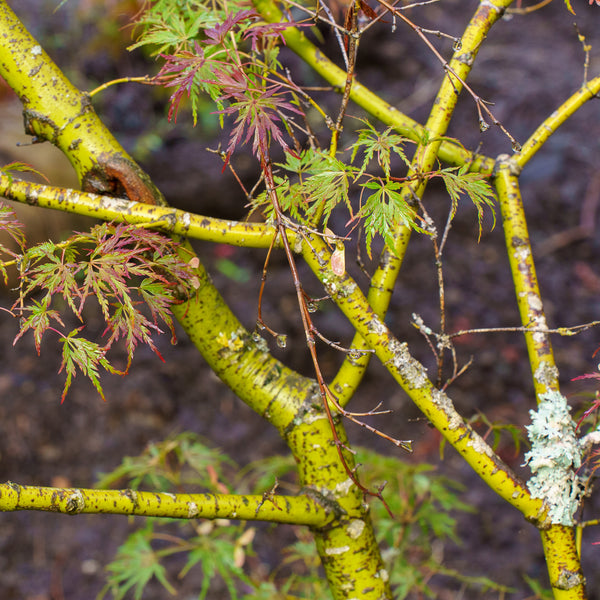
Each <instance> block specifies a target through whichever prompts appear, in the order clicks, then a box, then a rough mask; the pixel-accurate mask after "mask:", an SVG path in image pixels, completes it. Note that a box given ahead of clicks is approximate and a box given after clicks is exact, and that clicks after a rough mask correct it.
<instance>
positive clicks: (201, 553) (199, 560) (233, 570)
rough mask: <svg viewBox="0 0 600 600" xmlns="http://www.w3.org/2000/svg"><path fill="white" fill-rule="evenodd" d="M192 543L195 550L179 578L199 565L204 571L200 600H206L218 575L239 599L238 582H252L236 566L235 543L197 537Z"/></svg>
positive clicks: (209, 537) (232, 594) (189, 555)
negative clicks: (211, 584)
mask: <svg viewBox="0 0 600 600" xmlns="http://www.w3.org/2000/svg"><path fill="white" fill-rule="evenodd" d="M222 529H224V528H222ZM227 529H229V528H227ZM190 542H191V543H192V544H193V545H194V548H193V549H192V550H191V551H190V552H189V553H188V555H187V562H186V564H185V566H184V567H183V569H182V571H181V573H180V574H179V576H180V577H184V576H185V575H186V574H187V573H188V572H189V570H190V569H192V568H193V567H195V566H196V565H198V566H200V568H201V569H202V575H203V577H202V587H201V588H200V594H199V596H198V599H199V600H204V598H206V595H207V594H208V591H209V587H210V583H211V581H212V580H213V579H214V578H215V577H216V576H217V575H219V576H220V577H221V579H223V581H224V583H225V585H226V586H227V589H228V591H229V594H230V596H231V598H232V599H234V600H235V599H236V598H237V597H238V593H237V589H236V585H235V583H236V580H239V581H242V582H244V583H246V584H250V580H249V579H248V577H247V576H246V575H245V573H244V571H243V570H242V568H241V567H240V566H239V565H238V564H236V561H235V553H236V544H235V542H234V541H232V540H230V539H227V538H215V537H212V536H202V537H196V538H194V539H192V540H190Z"/></svg>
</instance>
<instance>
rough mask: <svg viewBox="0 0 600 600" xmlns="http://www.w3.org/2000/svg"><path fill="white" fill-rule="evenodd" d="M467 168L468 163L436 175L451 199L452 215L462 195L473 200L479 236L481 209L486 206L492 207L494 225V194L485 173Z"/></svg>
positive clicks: (481, 217)
mask: <svg viewBox="0 0 600 600" xmlns="http://www.w3.org/2000/svg"><path fill="white" fill-rule="evenodd" d="M468 168H469V167H468V165H465V166H463V167H461V168H460V169H456V168H449V169H442V170H441V171H439V173H438V174H437V175H438V176H439V177H441V178H442V179H443V180H444V184H445V185H446V190H447V191H448V194H449V195H450V199H451V201H452V209H451V216H452V217H454V215H455V214H456V210H457V209H458V202H459V200H460V197H461V196H462V195H466V196H468V197H469V199H470V200H471V202H473V204H474V205H475V208H476V209H477V220H478V223H479V237H481V225H482V220H483V210H484V208H485V207H486V206H487V207H488V208H491V209H492V218H493V225H492V227H494V226H495V225H496V213H495V212H494V210H493V209H494V202H495V200H496V194H495V193H494V190H493V188H492V186H491V185H490V183H489V180H488V178H487V177H486V176H485V175H481V174H480V173H469V172H468Z"/></svg>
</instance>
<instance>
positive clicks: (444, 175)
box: [253, 121, 495, 256]
mask: <svg viewBox="0 0 600 600" xmlns="http://www.w3.org/2000/svg"><path fill="white" fill-rule="evenodd" d="M365 123H366V125H367V127H365V128H363V129H359V130H358V131H357V140H356V142H355V143H354V144H353V145H352V146H350V148H349V149H350V150H351V156H350V158H349V160H348V161H347V162H346V161H344V160H342V159H341V158H338V157H334V156H331V155H330V154H329V153H328V152H325V151H323V150H319V149H317V148H308V149H306V150H304V151H302V152H301V153H299V154H293V153H288V154H286V157H285V158H286V160H285V162H283V163H278V164H277V167H279V171H278V172H277V173H276V175H275V178H274V180H275V185H276V188H277V193H278V198H279V203H280V206H281V209H282V210H283V211H285V212H286V214H287V215H289V217H290V218H291V219H292V220H293V221H295V222H297V223H301V224H302V225H305V226H315V225H317V224H321V225H322V226H323V227H324V228H326V227H327V224H328V221H329V219H330V217H331V213H332V211H333V210H334V209H335V208H336V207H337V206H339V205H343V206H345V207H346V209H347V211H348V213H349V220H348V223H347V224H348V226H353V227H354V226H357V225H360V226H361V227H362V229H363V230H364V232H365V243H366V247H367V252H368V254H369V256H370V255H371V247H372V242H373V239H374V238H375V236H377V235H378V236H380V237H382V238H383V240H384V242H385V243H386V245H387V246H388V247H389V248H390V249H391V250H392V251H393V250H394V236H395V234H396V232H397V229H398V227H399V226H401V225H404V226H407V227H409V228H411V229H414V230H417V231H420V232H425V229H424V228H422V227H421V225H420V221H421V217H420V216H419V207H418V205H417V204H416V203H415V201H414V194H413V191H412V187H411V186H412V185H414V184H415V183H417V184H418V182H419V181H420V180H423V179H432V178H434V177H439V178H441V179H442V180H443V182H444V184H445V186H446V189H447V191H448V194H449V196H450V199H451V214H450V218H451V219H452V218H453V217H454V215H455V214H456V210H457V208H458V205H459V202H460V200H461V198H462V197H464V196H466V197H467V198H469V200H470V201H471V202H473V204H474V205H475V207H476V209H477V216H478V223H479V235H481V226H482V219H483V213H484V209H485V208H490V209H492V210H491V212H492V215H493V219H494V224H495V214H494V211H493V206H494V200H495V194H494V191H493V189H492V187H491V185H490V183H489V181H488V179H487V178H486V177H484V176H482V175H480V174H479V173H470V172H469V171H468V168H467V167H462V168H460V169H457V168H454V167H449V168H444V169H441V168H440V169H438V170H437V171H432V172H429V173H417V174H414V175H412V176H407V177H394V176H393V175H392V165H393V158H394V157H396V158H397V159H399V160H400V162H401V164H402V165H404V166H405V167H409V166H410V160H409V158H408V156H407V146H410V145H411V144H412V142H411V141H410V140H408V139H407V138H404V137H403V136H400V135H398V134H396V133H394V132H393V130H392V129H391V128H388V129H387V130H385V131H382V132H381V131H378V130H377V129H375V128H374V127H373V126H372V125H371V124H370V123H369V122H368V121H365ZM356 197H358V199H359V200H358V206H357V207H356V206H355V205H354V203H353V198H356ZM253 207H254V209H257V208H259V209H260V210H262V211H263V213H264V214H265V215H266V217H267V218H274V217H273V212H274V209H273V207H272V206H271V203H270V198H269V194H268V193H267V192H266V191H265V192H263V193H261V194H259V195H258V196H257V197H256V198H255V199H254V200H253Z"/></svg>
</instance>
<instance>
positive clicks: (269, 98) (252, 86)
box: [218, 70, 302, 159]
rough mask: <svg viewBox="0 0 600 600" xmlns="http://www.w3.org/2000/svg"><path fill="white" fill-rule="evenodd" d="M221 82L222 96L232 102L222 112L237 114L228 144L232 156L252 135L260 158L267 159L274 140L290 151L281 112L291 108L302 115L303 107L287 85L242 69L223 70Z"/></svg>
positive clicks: (254, 148)
mask: <svg viewBox="0 0 600 600" xmlns="http://www.w3.org/2000/svg"><path fill="white" fill-rule="evenodd" d="M218 83H219V85H220V86H221V90H222V96H221V98H220V99H221V100H222V101H225V100H226V101H228V102H229V106H227V107H226V108H224V109H223V110H222V111H220V112H221V113H222V114H225V115H235V126H234V128H233V130H232V132H231V135H230V138H229V144H228V146H227V155H228V157H229V156H231V154H232V153H233V151H234V150H235V149H236V148H237V147H238V146H239V145H242V144H245V143H246V142H248V141H249V140H250V139H251V140H252V152H253V153H254V154H255V155H256V156H257V157H259V158H260V157H263V158H265V159H266V157H267V156H268V155H269V146H270V144H271V141H272V140H274V141H276V142H277V143H278V144H279V145H280V146H281V147H282V148H283V149H284V150H288V151H289V146H288V144H287V142H286V141H285V139H284V137H283V132H282V130H281V128H280V125H279V123H280V122H281V114H282V113H289V112H291V113H295V114H298V115H302V111H301V110H299V109H298V108H297V107H296V106H293V105H292V104H291V102H290V101H289V100H288V99H287V97H286V96H287V95H288V94H289V92H288V90H287V89H286V88H284V87H283V86H282V85H279V84H276V83H270V82H268V81H267V80H266V79H265V78H263V77H262V76H261V75H258V74H254V73H253V74H247V73H244V72H243V71H239V70H238V71H233V72H231V73H225V72H223V73H220V74H219V81H218ZM288 118H289V117H288Z"/></svg>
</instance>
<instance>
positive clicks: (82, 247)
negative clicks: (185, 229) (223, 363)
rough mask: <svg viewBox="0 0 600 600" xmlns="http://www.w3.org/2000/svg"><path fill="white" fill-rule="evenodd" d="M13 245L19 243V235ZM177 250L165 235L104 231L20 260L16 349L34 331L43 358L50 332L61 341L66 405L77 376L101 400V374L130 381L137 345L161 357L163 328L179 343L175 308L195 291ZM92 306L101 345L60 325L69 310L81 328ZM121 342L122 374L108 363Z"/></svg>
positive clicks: (120, 228) (27, 252)
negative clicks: (158, 339) (100, 323)
mask: <svg viewBox="0 0 600 600" xmlns="http://www.w3.org/2000/svg"><path fill="white" fill-rule="evenodd" d="M2 214H3V213H0V215H2ZM10 227H11V226H10V225H9V228H8V231H9V233H11V231H12V229H10ZM12 227H14V225H13V226H12ZM15 236H16V237H15ZM13 238H15V239H17V241H21V238H19V237H18V236H17V234H13ZM176 249H177V248H176V245H174V242H173V241H172V240H171V239H170V238H168V237H166V236H164V235H162V234H160V233H157V232H154V231H150V230H147V229H143V228H140V227H136V226H130V225H126V224H119V225H113V224H110V223H103V224H100V225H97V226H95V227H94V228H92V229H91V230H90V231H89V232H87V233H76V234H74V235H73V236H71V237H70V238H69V239H67V240H65V241H64V242H60V243H56V242H53V241H47V242H44V243H42V244H38V245H36V246H33V247H32V248H29V249H24V248H23V251H22V253H21V254H19V255H18V256H16V255H15V256H16V261H18V267H19V286H18V293H19V296H18V299H17V301H16V302H15V304H14V305H13V307H12V312H13V314H14V315H16V316H19V317H20V330H19V332H18V334H17V336H16V337H15V343H16V341H17V340H19V339H20V338H21V337H23V335H25V334H26V333H27V332H28V331H31V332H32V333H33V336H34V341H35V346H36V349H37V352H38V354H39V353H40V351H41V343H42V338H43V336H44V334H45V333H46V332H47V331H49V330H51V331H53V332H55V333H56V334H57V335H58V336H59V339H60V344H61V346H62V364H61V367H60V370H61V371H64V372H65V385H64V389H63V394H62V400H63V401H64V398H65V395H66V393H67V391H68V389H69V387H70V385H71V383H72V379H73V377H75V376H76V374H77V372H81V373H82V374H83V375H84V376H85V377H87V378H88V379H89V380H90V381H91V382H92V384H93V385H94V387H95V388H96V390H97V391H98V393H99V394H100V395H101V396H102V397H103V398H104V395H103V391H102V386H101V384H100V378H99V369H100V368H102V369H104V370H105V371H107V372H109V373H121V374H123V373H126V372H127V370H128V369H129V366H130V364H131V361H132V359H133V355H134V352H135V349H136V347H137V346H138V344H140V343H142V344H146V345H148V346H149V347H150V348H151V349H152V350H153V351H154V352H155V353H156V354H157V355H158V356H159V357H160V353H159V351H158V348H157V347H156V345H155V344H154V341H153V335H154V334H156V333H162V330H161V329H160V326H159V325H160V324H164V325H166V327H167V328H168V329H169V330H170V331H171V334H172V336H173V337H174V335H175V332H174V329H173V317H172V314H171V311H170V307H171V306H172V305H173V304H174V303H175V302H179V301H180V300H181V299H183V298H186V297H187V296H188V295H189V292H191V290H192V289H193V287H194V285H197V279H196V278H195V276H194V274H193V270H192V268H191V267H190V265H188V264H186V263H185V262H184V261H183V260H182V259H181V258H179V256H178V255H177V253H176ZM13 262H14V261H13ZM5 264H6V263H4V265H3V268H4V266H5ZM90 298H94V299H95V300H96V302H97V303H98V305H99V307H100V309H101V313H102V316H103V319H104V324H105V331H104V337H105V340H104V341H103V342H102V343H99V342H97V341H93V340H90V339H87V338H86V337H84V336H82V335H80V334H81V331H82V330H83V329H84V327H83V326H82V327H78V328H75V329H73V330H71V331H66V330H65V324H64V322H63V320H62V317H61V310H64V309H70V311H71V312H72V313H73V314H74V315H75V316H76V318H77V319H79V320H80V321H81V322H82V323H83V311H84V308H85V306H86V305H87V302H88V301H89V299H90ZM119 340H122V341H123V342H124V346H125V350H126V354H127V363H126V366H125V368H124V369H121V370H119V369H117V368H116V367H115V366H114V365H113V364H112V363H111V361H110V360H109V359H108V358H107V352H108V351H109V350H110V349H111V348H112V347H113V346H114V345H115V343H116V342H118V341H119Z"/></svg>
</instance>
